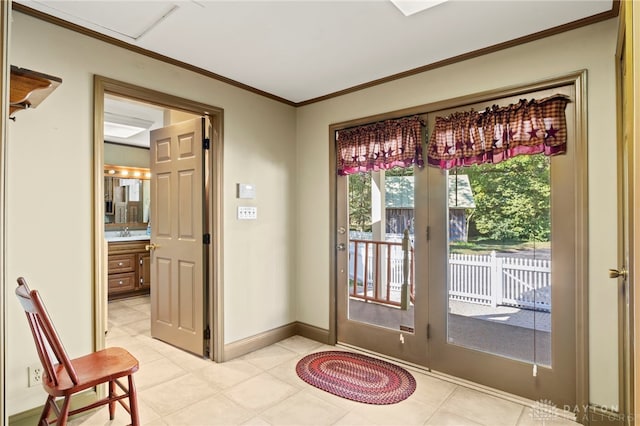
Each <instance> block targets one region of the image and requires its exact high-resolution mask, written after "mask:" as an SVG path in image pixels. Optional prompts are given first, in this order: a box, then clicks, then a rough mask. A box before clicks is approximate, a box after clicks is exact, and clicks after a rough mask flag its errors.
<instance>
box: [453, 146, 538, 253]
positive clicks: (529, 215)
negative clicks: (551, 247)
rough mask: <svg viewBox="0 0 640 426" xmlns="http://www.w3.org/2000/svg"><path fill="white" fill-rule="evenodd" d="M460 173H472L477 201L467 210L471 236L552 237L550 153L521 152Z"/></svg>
mask: <svg viewBox="0 0 640 426" xmlns="http://www.w3.org/2000/svg"><path fill="white" fill-rule="evenodd" d="M458 173H459V174H467V175H469V180H470V182H471V188H472V190H473V196H474V198H475V203H476V208H475V209H473V210H472V211H470V212H469V214H468V220H469V227H470V230H471V231H470V235H469V237H470V238H471V239H477V238H485V239H491V240H520V241H548V240H549V235H550V232H551V228H550V193H551V187H550V173H549V157H546V156H544V155H520V156H517V157H514V158H512V159H510V160H508V161H503V162H501V163H498V164H483V165H477V166H472V167H466V168H460V169H458Z"/></svg>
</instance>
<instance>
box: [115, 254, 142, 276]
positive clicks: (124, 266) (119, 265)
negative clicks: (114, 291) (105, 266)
mask: <svg viewBox="0 0 640 426" xmlns="http://www.w3.org/2000/svg"><path fill="white" fill-rule="evenodd" d="M135 270H136V255H135V254H118V255H115V256H109V274H118V273H121V272H134V271H135Z"/></svg>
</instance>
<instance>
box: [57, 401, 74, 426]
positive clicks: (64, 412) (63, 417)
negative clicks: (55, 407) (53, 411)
mask: <svg viewBox="0 0 640 426" xmlns="http://www.w3.org/2000/svg"><path fill="white" fill-rule="evenodd" d="M70 406H71V396H69V395H67V396H65V397H64V401H63V402H62V409H61V410H60V415H59V416H58V422H57V424H58V426H66V424H67V420H68V419H69V407H70Z"/></svg>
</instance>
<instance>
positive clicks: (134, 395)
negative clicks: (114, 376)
mask: <svg viewBox="0 0 640 426" xmlns="http://www.w3.org/2000/svg"><path fill="white" fill-rule="evenodd" d="M128 379H129V409H130V410H131V426H139V425H140V416H139V415H138V392H137V391H136V385H135V384H134V383H133V374H129V377H128Z"/></svg>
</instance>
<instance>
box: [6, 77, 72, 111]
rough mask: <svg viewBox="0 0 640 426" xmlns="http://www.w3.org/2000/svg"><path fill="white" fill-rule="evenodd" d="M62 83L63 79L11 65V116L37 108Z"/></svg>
mask: <svg viewBox="0 0 640 426" xmlns="http://www.w3.org/2000/svg"><path fill="white" fill-rule="evenodd" d="M60 84H62V79H61V78H58V77H53V76H50V75H47V74H42V73H39V72H36V71H32V70H28V69H25V68H18V67H16V66H14V65H11V81H10V89H11V90H10V92H11V93H10V95H9V118H10V119H12V120H15V117H14V114H15V113H16V112H17V111H20V110H23V109H28V108H35V107H37V106H38V105H40V103H41V102H42V101H43V100H44V99H45V98H46V97H47V96H49V95H50V94H51V92H53V91H54V90H55V89H56V87H58V86H59V85H60Z"/></svg>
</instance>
